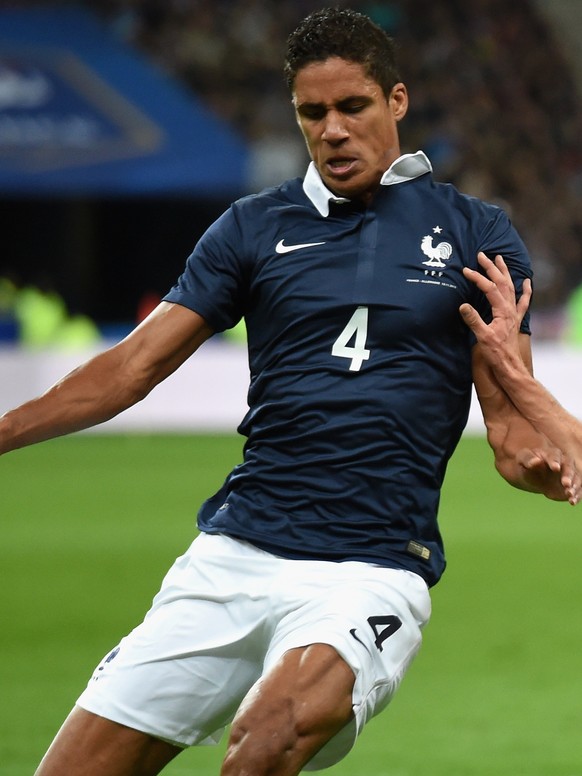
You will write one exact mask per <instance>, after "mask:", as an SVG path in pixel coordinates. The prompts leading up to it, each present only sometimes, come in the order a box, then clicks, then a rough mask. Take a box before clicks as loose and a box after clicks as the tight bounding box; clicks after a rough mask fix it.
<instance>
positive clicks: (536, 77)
mask: <svg viewBox="0 0 582 776" xmlns="http://www.w3.org/2000/svg"><path fill="white" fill-rule="evenodd" d="M83 2H84V4H85V5H86V6H89V7H91V8H92V9H93V10H95V11H96V12H98V13H99V14H100V16H101V18H102V19H103V20H104V21H105V23H106V24H107V25H108V26H109V28H110V29H111V30H112V31H113V32H114V33H115V34H116V35H117V36H118V38H119V39H121V40H123V41H126V42H128V43H130V44H131V45H133V46H135V47H137V48H138V49H140V50H141V51H142V52H144V53H145V54H146V55H147V56H148V57H149V58H150V60H153V61H154V62H155V63H157V65H158V66H159V67H161V68H163V69H164V70H166V71H168V72H170V73H172V74H174V75H176V76H178V77H179V78H180V79H181V80H182V82H183V83H184V84H186V85H187V87H188V88H189V89H191V90H193V91H194V92H195V93H196V94H197V95H199V96H200V97H201V98H202V99H203V100H204V101H206V103H207V104H208V105H209V106H210V107H211V108H212V110H214V111H215V112H216V113H218V114H219V115H220V116H222V117H223V118H225V119H227V120H228V121H229V122H231V124H232V125H233V126H235V127H236V128H237V129H238V130H239V131H240V132H241V133H242V135H244V137H246V139H247V140H248V142H249V144H250V147H251V149H252V153H253V158H254V159H255V163H254V165H253V170H254V174H253V178H252V180H251V184H250V185H251V187H252V188H253V189H254V190H258V189H259V188H261V187H262V186H264V185H269V184H271V183H276V182H279V181H280V180H282V179H284V178H285V177H289V176H292V175H301V174H302V173H303V171H304V169H305V165H306V162H307V157H306V152H305V149H304V146H303V142H302V140H301V138H300V136H299V132H298V130H297V127H296V125H295V122H294V118H293V112H292V109H291V104H290V97H289V94H288V92H287V88H286V85H285V83H284V80H283V77H282V67H281V66H282V56H283V52H284V46H285V39H286V36H287V35H288V33H289V32H290V31H291V30H292V29H293V28H294V26H295V25H296V23H297V22H298V21H299V20H300V19H301V18H302V17H303V16H304V15H305V14H306V13H308V12H310V11H312V10H314V9H316V8H320V7H323V6H325V5H339V6H349V7H352V8H356V9H357V10H361V11H363V12H364V13H367V14H368V15H370V16H371V17H372V18H373V19H374V20H375V21H376V22H377V23H378V24H380V25H381V26H382V27H383V28H385V29H386V30H387V31H388V32H389V33H391V34H393V35H394V37H395V38H396V40H397V43H398V47H399V59H400V63H401V70H402V77H403V80H404V81H405V82H406V84H407V85H408V88H409V92H410V97H411V108H410V112H409V115H408V117H407V118H406V120H405V121H404V123H403V125H402V126H401V137H402V141H403V150H404V151H415V150H417V149H418V148H422V149H423V150H424V151H425V152H426V153H427V154H428V155H429V157H430V158H431V160H432V162H433V165H434V167H435V173H436V177H437V179H439V180H449V181H451V182H453V183H455V184H456V185H457V186H458V187H459V188H460V189H461V190H463V191H465V192H467V193H469V194H474V195H476V196H479V197H481V198H483V199H486V200H488V201H497V202H499V203H500V204H502V205H503V206H504V207H505V208H506V209H507V210H508V211H509V213H510V215H511V217H512V219H513V221H514V223H515V225H516V226H517V228H518V229H519V230H520V232H521V233H522V235H523V237H524V239H525V241H526V243H527V245H528V248H529V250H530V253H531V255H532V258H533V261H534V268H535V272H536V278H537V282H536V308H537V309H538V310H541V311H544V310H547V311H553V310H559V309H563V306H564V305H565V304H566V302H567V301H568V299H569V297H570V295H571V292H573V290H574V289H575V288H576V287H577V286H579V285H580V284H581V283H582V247H581V246H582V208H581V207H580V204H581V198H582V140H581V138H582V103H581V100H580V92H579V89H578V87H577V84H576V82H575V79H574V76H573V73H572V70H571V69H570V67H569V65H568V62H567V60H566V59H565V57H564V55H563V51H564V46H563V45H562V41H560V40H559V39H558V38H557V37H556V34H555V32H554V31H553V29H551V28H550V27H549V26H548V25H547V24H546V22H545V20H544V19H543V18H542V17H541V16H540V14H539V12H538V11H537V9H536V6H535V4H534V3H533V2H532V0H511V2H508V0H447V2H434V0H330V2H327V3H326V2H325V0H324V2H314V0H83Z"/></svg>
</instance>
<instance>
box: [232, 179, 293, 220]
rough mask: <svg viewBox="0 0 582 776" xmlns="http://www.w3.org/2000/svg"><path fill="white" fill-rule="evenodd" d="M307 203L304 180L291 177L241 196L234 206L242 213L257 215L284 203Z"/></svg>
mask: <svg viewBox="0 0 582 776" xmlns="http://www.w3.org/2000/svg"><path fill="white" fill-rule="evenodd" d="M293 204H295V205H305V204H307V197H306V194H305V192H304V191H303V180H302V179H301V178H291V179H289V180H286V181H284V182H283V183H280V184H278V185H276V186H269V187H268V188H265V189H262V190H261V191H259V192H256V193H253V194H246V195H245V196H243V197H239V199H237V200H236V201H235V202H234V203H233V205H232V207H233V209H235V210H236V211H237V212H239V213H241V214H248V215H252V216H256V215H258V214H259V213H264V212H269V211H271V210H273V209H274V208H277V207H281V206H282V205H293Z"/></svg>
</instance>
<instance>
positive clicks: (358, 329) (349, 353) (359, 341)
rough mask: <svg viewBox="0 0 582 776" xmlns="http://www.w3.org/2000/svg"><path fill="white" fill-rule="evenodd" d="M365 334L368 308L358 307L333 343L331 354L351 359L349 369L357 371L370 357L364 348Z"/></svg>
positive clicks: (366, 331)
mask: <svg viewBox="0 0 582 776" xmlns="http://www.w3.org/2000/svg"><path fill="white" fill-rule="evenodd" d="M367 336H368V308H367V307H358V308H357V309H356V311H355V312H354V314H353V315H352V317H351V318H350V320H349V321H348V322H347V324H346V327H345V328H344V330H343V331H342V333H341V334H340V335H339V337H338V338H337V339H336V341H335V342H334V343H333V348H332V349H331V355H332V356H337V357H338V358H349V359H350V360H351V363H350V371H351V372H359V371H360V369H361V368H362V363H363V362H364V361H366V360H367V359H369V358H370V351H369V350H367V348H366V338H367ZM352 340H353V342H352ZM350 342H352V344H350Z"/></svg>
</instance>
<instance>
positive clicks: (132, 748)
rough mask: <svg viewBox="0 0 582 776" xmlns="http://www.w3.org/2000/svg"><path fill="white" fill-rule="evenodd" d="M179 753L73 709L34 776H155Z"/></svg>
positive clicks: (136, 732)
mask: <svg viewBox="0 0 582 776" xmlns="http://www.w3.org/2000/svg"><path fill="white" fill-rule="evenodd" d="M181 751H182V750H181V749H180V748H178V747H176V746H174V745H172V744H170V743H167V742H165V741H161V740H160V739H157V738H154V737H152V736H150V735H147V734H146V733H141V732H139V731H138V730H133V729H132V728H128V727H125V726H124V725H120V724H118V723H117V722H112V721H111V720H108V719H105V718H104V717H99V716H97V715H95V714H92V713H91V712H89V711H85V710H84V709H81V708H79V707H78V706H77V707H75V708H74V709H73V711H72V712H71V714H70V715H69V716H68V718H67V719H66V720H65V723H64V724H63V726H62V728H61V729H60V731H59V732H58V734H57V736H56V738H55V739H54V741H53V743H52V744H51V746H50V748H49V750H48V751H47V753H46V755H45V756H44V758H43V760H42V762H41V764H40V765H39V767H38V770H37V772H36V774H35V776H64V774H66V775H67V776H155V774H158V773H160V771H161V770H162V769H163V768H164V767H165V766H166V765H167V764H168V763H169V762H170V761H171V760H172V759H173V758H174V757H176V755H178V754H179V753H180V752H181Z"/></svg>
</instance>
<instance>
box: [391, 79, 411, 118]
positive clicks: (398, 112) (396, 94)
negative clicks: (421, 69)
mask: <svg viewBox="0 0 582 776" xmlns="http://www.w3.org/2000/svg"><path fill="white" fill-rule="evenodd" d="M388 103H389V105H390V107H391V109H392V114H393V116H394V118H395V119H396V121H400V120H401V119H403V118H404V117H405V116H406V112H407V111H408V91H407V89H406V86H404V84H403V83H397V84H394V86H393V87H392V91H391V92H390V97H389V98H388Z"/></svg>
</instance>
